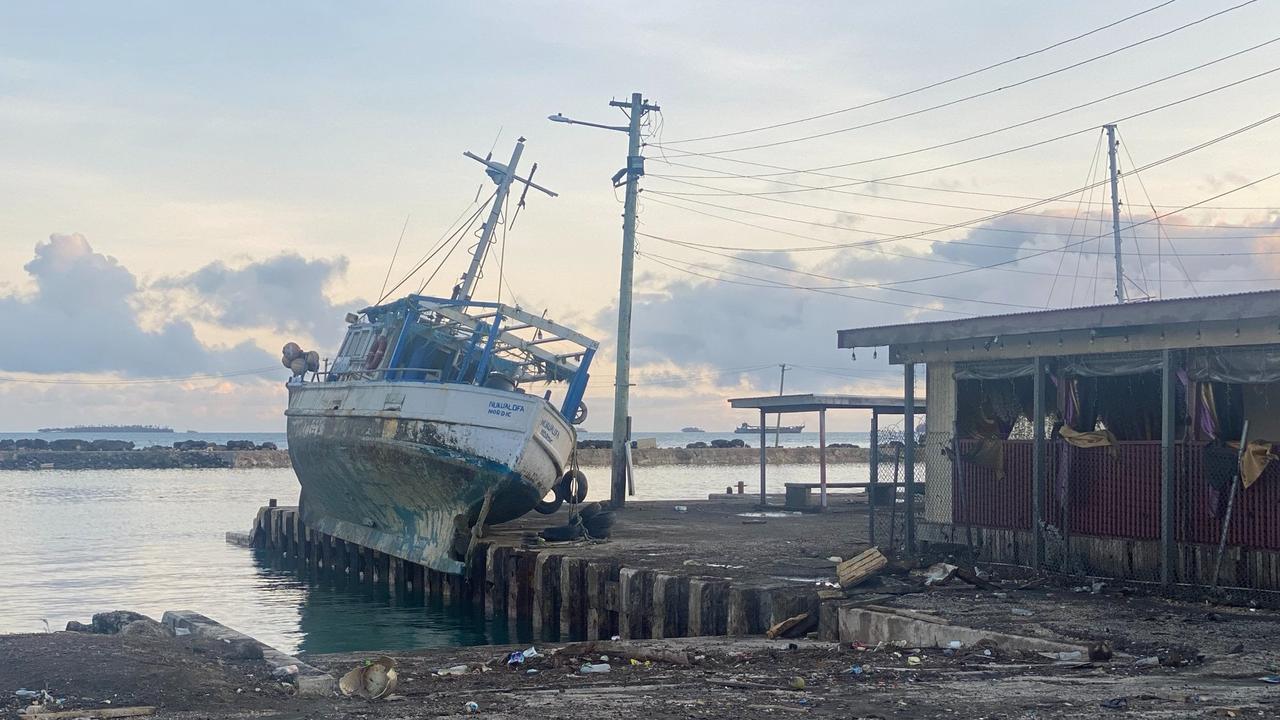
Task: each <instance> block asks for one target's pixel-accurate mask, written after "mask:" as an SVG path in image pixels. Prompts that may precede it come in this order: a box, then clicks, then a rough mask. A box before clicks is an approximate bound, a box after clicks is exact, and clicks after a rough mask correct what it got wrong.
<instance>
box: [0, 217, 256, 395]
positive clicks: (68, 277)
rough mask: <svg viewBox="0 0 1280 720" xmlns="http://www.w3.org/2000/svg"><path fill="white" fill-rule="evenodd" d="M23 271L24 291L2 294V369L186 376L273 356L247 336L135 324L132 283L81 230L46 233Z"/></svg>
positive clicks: (182, 324) (179, 323)
mask: <svg viewBox="0 0 1280 720" xmlns="http://www.w3.org/2000/svg"><path fill="white" fill-rule="evenodd" d="M24 269H25V270H26V272H27V273H28V274H29V275H30V276H31V279H32V280H33V281H34V284H35V291H34V292H33V293H31V294H29V295H18V294H9V295H5V296H0V336H3V337H4V338H6V340H5V342H3V343H0V369H3V370H8V371H14V372H32V373H107V372H110V373H119V374H121V375H125V376H135V377H136V376H157V375H189V374H195V373H202V372H221V371H227V370H243V369H247V368H254V367H265V366H267V365H270V364H271V363H273V362H275V359H274V358H273V357H272V356H270V355H268V354H267V353H266V352H264V351H263V350H262V349H260V348H258V347H257V346H256V345H254V344H253V343H252V342H250V341H244V342H241V343H238V344H235V345H233V346H230V347H211V346H207V345H205V344H203V343H201V342H200V340H199V339H198V338H197V337H196V334H195V331H194V329H193V328H192V326H191V324H190V323H189V322H187V321H185V320H181V319H176V318H175V319H169V320H167V321H165V322H162V323H161V324H160V326H159V327H158V328H157V329H155V330H148V329H144V328H143V327H142V325H141V324H140V323H139V320H138V314H137V311H136V309H135V303H136V301H137V299H138V294H139V286H138V281H137V279H136V278H135V277H134V275H133V273H131V272H130V271H129V270H128V269H127V268H125V267H124V266H123V265H121V264H120V263H119V262H118V261H117V260H116V259H115V258H113V257H110V256H108V255H104V254H102V253H98V252H95V251H94V250H93V248H92V247H91V246H90V244H89V241H88V240H87V239H85V237H84V236H83V235H80V234H79V233H72V234H66V235H63V234H55V235H51V236H50V237H49V239H48V240H47V241H45V242H41V243H39V244H37V245H36V247H35V257H34V258H33V259H32V260H31V261H30V262H28V263H27V264H26V265H25V266H24Z"/></svg>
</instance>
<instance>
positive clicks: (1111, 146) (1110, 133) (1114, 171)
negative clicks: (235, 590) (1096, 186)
mask: <svg viewBox="0 0 1280 720" xmlns="http://www.w3.org/2000/svg"><path fill="white" fill-rule="evenodd" d="M1102 127H1103V128H1104V129H1105V130H1106V131H1107V157H1108V158H1109V159H1110V161H1111V233H1112V235H1114V236H1115V241H1116V302H1120V303H1122V302H1124V301H1125V296H1124V261H1123V260H1122V259H1121V255H1120V253H1121V248H1120V169H1119V165H1118V163H1117V161H1116V126H1115V125H1103V126H1102Z"/></svg>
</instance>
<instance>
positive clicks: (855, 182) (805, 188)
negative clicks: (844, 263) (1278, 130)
mask: <svg viewBox="0 0 1280 720" xmlns="http://www.w3.org/2000/svg"><path fill="white" fill-rule="evenodd" d="M1276 72H1280V66H1278V67H1273V68H1271V69H1269V70H1265V71H1263V72H1260V73H1257V74H1254V75H1250V76H1248V77H1245V78H1241V79H1239V80H1235V81H1233V82H1230V83H1227V84H1225V85H1219V86H1217V87H1213V88H1210V89H1208V90H1204V91H1202V92H1199V93H1196V94H1195V95H1191V96H1188V97H1184V98H1180V99H1178V100H1174V101H1171V102H1167V103H1165V104H1163V105H1157V106H1156V107H1152V108H1148V109H1146V110H1142V111H1139V112H1136V113H1132V114H1130V115H1126V116H1124V117H1121V118H1117V119H1116V120H1114V121H1112V124H1116V123H1121V122H1125V121H1128V120H1133V119H1135V118H1139V117H1143V116H1145V115H1150V114H1152V113H1156V112H1160V111H1162V110H1167V109H1169V108H1171V107H1176V106H1178V105H1181V104H1183V103H1186V102H1190V101H1192V100H1198V99H1200V98H1203V97H1206V96H1209V95H1212V94H1214V93H1217V92H1221V91H1223V90H1228V89H1230V88H1233V87H1236V86H1238V85H1243V84H1244V83H1247V82H1251V81H1253V80H1257V79H1258V78H1261V77H1266V76H1268V75H1271V74H1273V73H1276ZM1096 129H1097V126H1096V125H1094V126H1090V127H1088V128H1083V129H1081V130H1075V131H1072V132H1068V133H1064V134H1062V135H1057V136H1055V137H1051V138H1046V139H1043V140H1037V141H1035V142H1031V143H1027V144H1024V145H1019V146H1017V147H1012V148H1006V149H1004V150H998V151H995V152H991V153H987V154H985V155H979V156H977V157H971V158H966V159H964V160H956V161H953V162H949V163H944V164H942V165H935V166H933V167H927V168H921V169H918V170H911V171H908V172H903V173H898V174H896V175H885V176H883V177H879V178H872V179H868V180H862V179H851V181H850V182H845V183H838V184H835V185H826V186H813V185H803V184H801V183H792V182H782V181H777V180H775V181H773V182H775V183H777V184H780V185H790V186H795V189H792V190H762V191H758V192H734V191H728V192H722V193H718V194H719V195H736V196H741V197H761V196H766V195H787V194H793V193H801V192H814V191H833V190H838V189H842V188H846V187H856V186H859V185H869V184H873V183H880V182H883V181H885V180H898V179H901V178H904V177H912V176H915V175H923V174H925V173H931V172H937V171H939V170H948V169H950V168H954V167H960V166H962V165H969V164H972V163H975V162H982V161H984V160H990V159H992V158H997V157H1003V156H1005V155H1012V154H1014V153H1018V152H1022V151H1023V150H1030V149H1032V148H1037V147H1041V146H1044V145H1049V144H1051V143H1055V142H1059V141H1062V140H1066V139H1068V138H1072V137H1075V136H1077V135H1081V134H1084V133H1088V132H1093V131H1094V130H1096ZM704 169H705V168H704ZM794 172H797V173H803V172H804V171H803V170H796V171H794ZM683 194H685V195H714V194H717V193H683Z"/></svg>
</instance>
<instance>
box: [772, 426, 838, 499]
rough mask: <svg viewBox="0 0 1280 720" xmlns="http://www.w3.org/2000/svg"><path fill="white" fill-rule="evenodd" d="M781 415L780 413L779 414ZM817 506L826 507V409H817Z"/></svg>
mask: <svg viewBox="0 0 1280 720" xmlns="http://www.w3.org/2000/svg"><path fill="white" fill-rule="evenodd" d="M779 417H781V415H779ZM818 506H819V507H821V508H822V509H823V510H826V509H827V409H826V408H822V409H821V410H819V411H818Z"/></svg>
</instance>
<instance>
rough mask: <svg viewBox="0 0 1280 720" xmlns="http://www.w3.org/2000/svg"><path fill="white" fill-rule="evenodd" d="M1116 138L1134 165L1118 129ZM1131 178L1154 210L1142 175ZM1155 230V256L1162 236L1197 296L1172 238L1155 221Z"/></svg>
mask: <svg viewBox="0 0 1280 720" xmlns="http://www.w3.org/2000/svg"><path fill="white" fill-rule="evenodd" d="M1116 136H1117V139H1118V142H1119V143H1120V149H1121V150H1124V154H1125V157H1127V158H1128V159H1129V163H1130V164H1131V165H1133V164H1136V163H1134V161H1133V156H1132V155H1130V154H1129V146H1128V144H1127V143H1126V142H1125V141H1124V137H1123V133H1121V132H1120V129H1119V128H1117V129H1116ZM1133 176H1134V177H1136V178H1138V187H1140V188H1142V194H1143V195H1145V196H1146V198H1147V205H1148V207H1152V208H1154V207H1155V205H1153V204H1152V203H1151V193H1150V192H1148V191H1147V183H1146V182H1145V181H1143V179H1142V174H1141V173H1139V172H1137V171H1134V172H1133ZM1153 212H1154V210H1153ZM1156 230H1157V244H1156V250H1157V255H1158V254H1159V248H1160V246H1159V237H1160V236H1161V235H1163V236H1164V239H1165V241H1166V242H1168V243H1169V252H1171V253H1173V257H1174V260H1176V261H1177V263H1178V268H1179V269H1180V270H1182V276H1183V277H1184V278H1186V280H1187V284H1188V285H1190V286H1191V292H1192V293H1193V294H1195V295H1199V294H1200V292H1199V291H1198V290H1196V284H1195V281H1193V280H1192V279H1191V273H1189V272H1187V266H1186V264H1185V263H1183V262H1182V255H1181V254H1180V253H1179V252H1178V248H1177V247H1176V246H1174V244H1173V238H1172V237H1171V236H1170V235H1169V234H1168V233H1167V232H1166V231H1165V229H1164V224H1163V223H1161V222H1159V221H1157V222H1156ZM1158 267H1160V266H1159V265H1157V268H1158ZM1162 281H1163V277H1162Z"/></svg>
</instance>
